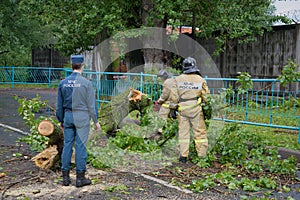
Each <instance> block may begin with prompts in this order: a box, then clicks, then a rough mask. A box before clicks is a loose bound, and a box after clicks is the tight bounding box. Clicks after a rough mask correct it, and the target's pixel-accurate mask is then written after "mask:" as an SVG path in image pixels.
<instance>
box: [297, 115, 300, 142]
mask: <svg viewBox="0 0 300 200" xmlns="http://www.w3.org/2000/svg"><path fill="white" fill-rule="evenodd" d="M297 118H298V123H299V127H298V128H299V130H298V144H300V116H297Z"/></svg>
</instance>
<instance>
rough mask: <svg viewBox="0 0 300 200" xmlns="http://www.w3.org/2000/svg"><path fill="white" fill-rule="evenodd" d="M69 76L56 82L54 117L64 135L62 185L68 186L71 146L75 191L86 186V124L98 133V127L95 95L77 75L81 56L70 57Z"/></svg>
mask: <svg viewBox="0 0 300 200" xmlns="http://www.w3.org/2000/svg"><path fill="white" fill-rule="evenodd" d="M71 62H72V69H73V72H72V74H71V75H70V76H68V77H67V78H66V79H64V80H62V81H60V84H59V87H58V97H57V108H56V117H57V119H58V121H59V122H60V126H61V128H62V129H63V131H64V147H63V151H62V157H61V160H62V167H61V169H62V175H63V185H64V186H68V185H69V184H70V183H71V179H70V175H69V172H70V168H71V158H72V153H73V145H74V142H75V163H76V187H82V186H85V185H90V184H91V181H90V180H89V179H87V178H85V172H86V159H87V152H86V142H87V139H88V135H89V131H90V120H91V119H92V120H93V121H94V123H95V125H96V130H97V131H100V130H101V128H100V124H99V122H98V118H97V116H98V115H97V109H96V108H95V101H96V100H95V92H94V88H93V86H92V83H91V82H90V81H89V80H87V79H86V78H84V77H83V76H82V75H81V74H82V72H83V68H84V64H83V63H84V57H83V56H82V55H72V56H71Z"/></svg>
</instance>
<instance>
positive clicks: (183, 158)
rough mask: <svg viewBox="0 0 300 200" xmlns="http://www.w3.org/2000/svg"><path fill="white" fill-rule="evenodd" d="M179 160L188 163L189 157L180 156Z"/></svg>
mask: <svg viewBox="0 0 300 200" xmlns="http://www.w3.org/2000/svg"><path fill="white" fill-rule="evenodd" d="M179 161H180V162H182V163H186V162H187V157H183V156H180V157H179Z"/></svg>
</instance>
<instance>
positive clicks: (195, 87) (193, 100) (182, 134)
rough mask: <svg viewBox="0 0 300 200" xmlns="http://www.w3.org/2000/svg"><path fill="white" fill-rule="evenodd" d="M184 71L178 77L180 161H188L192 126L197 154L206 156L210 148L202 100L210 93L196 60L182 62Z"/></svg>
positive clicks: (189, 58)
mask: <svg viewBox="0 0 300 200" xmlns="http://www.w3.org/2000/svg"><path fill="white" fill-rule="evenodd" d="M182 70H183V73H182V74H181V75H180V76H178V77H176V78H175V80H176V82H177V89H178V96H179V103H178V105H179V107H178V126H179V127H178V128H179V130H178V144H179V152H180V158H179V161H180V162H183V163H186V162H187V159H188V155H189V145H190V128H192V130H193V133H194V142H195V148H196V151H197V154H198V156H199V157H200V158H202V157H205V156H206V153H207V149H208V140H207V135H206V127H205V121H204V115H203V112H202V107H201V102H205V101H206V94H208V93H209V89H208V86H207V84H206V81H205V79H204V78H202V77H201V76H200V70H199V69H198V68H197V67H196V60H195V59H194V58H191V57H188V58H186V59H184V61H183V63H182Z"/></svg>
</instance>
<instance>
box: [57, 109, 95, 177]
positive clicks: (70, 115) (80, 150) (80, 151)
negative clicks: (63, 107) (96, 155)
mask: <svg viewBox="0 0 300 200" xmlns="http://www.w3.org/2000/svg"><path fill="white" fill-rule="evenodd" d="M63 126H64V148H63V152H62V171H68V170H70V167H71V158H72V153H73V145H74V142H75V164H76V172H83V171H86V159H87V152H86V142H87V139H88V136H89V131H90V117H89V114H88V112H85V111H75V112H71V111H66V112H65V116H64V123H63Z"/></svg>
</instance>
